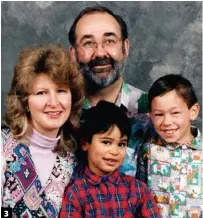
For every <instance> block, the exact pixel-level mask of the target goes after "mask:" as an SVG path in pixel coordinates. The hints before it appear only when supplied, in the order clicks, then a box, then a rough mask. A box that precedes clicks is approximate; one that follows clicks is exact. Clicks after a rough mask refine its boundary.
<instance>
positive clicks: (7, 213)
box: [1, 207, 12, 218]
mask: <svg viewBox="0 0 203 218" xmlns="http://www.w3.org/2000/svg"><path fill="white" fill-rule="evenodd" d="M1 217H3V218H4V217H5V218H12V209H11V208H5V207H2V208H1Z"/></svg>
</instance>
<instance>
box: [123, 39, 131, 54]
mask: <svg viewBox="0 0 203 218" xmlns="http://www.w3.org/2000/svg"><path fill="white" fill-rule="evenodd" d="M124 47H125V57H126V58H127V57H128V55H129V48H130V41H129V39H126V40H125V41H124Z"/></svg>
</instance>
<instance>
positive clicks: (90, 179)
mask: <svg viewBox="0 0 203 218" xmlns="http://www.w3.org/2000/svg"><path fill="white" fill-rule="evenodd" d="M60 217H61V218H64V217H66V218H72V217H74V218H79V217H80V218H82V217H85V218H90V217H91V218H93V217H95V218H103V217H105V218H107V217H108V218H119V217H120V218H124V217H125V218H126V217H128V218H131V217H151V218H152V217H154V218H155V217H156V218H157V217H160V215H159V209H158V207H157V205H156V203H155V200H154V198H153V195H152V194H151V192H150V190H149V189H148V187H147V186H146V185H145V184H144V183H142V182H140V181H139V180H137V179H135V178H133V177H131V176H127V175H124V174H122V173H120V172H119V171H118V170H116V171H115V172H114V173H113V174H111V175H109V176H105V177H102V176H97V175H95V174H93V173H92V172H91V171H90V170H89V169H88V168H86V170H85V172H84V175H81V176H78V177H77V178H76V179H75V180H74V181H73V183H72V184H71V185H70V186H69V187H68V188H67V190H66V192H65V194H64V198H63V202H62V209H61V214H60Z"/></svg>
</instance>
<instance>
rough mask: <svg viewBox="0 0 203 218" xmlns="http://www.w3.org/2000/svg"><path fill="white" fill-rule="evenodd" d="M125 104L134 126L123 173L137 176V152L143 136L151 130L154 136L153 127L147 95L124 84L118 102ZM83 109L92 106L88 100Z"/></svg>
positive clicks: (118, 103)
mask: <svg viewBox="0 0 203 218" xmlns="http://www.w3.org/2000/svg"><path fill="white" fill-rule="evenodd" d="M121 104H123V105H124V106H125V107H126V108H127V110H128V111H127V115H128V117H129V118H130V123H131V126H132V134H131V138H130V140H129V143H128V148H127V153H126V158H125V160H124V163H123V164H122V166H121V168H120V170H121V172H123V173H125V174H127V175H131V176H135V173H136V163H137V151H138V149H139V145H140V144H142V139H143V134H144V133H145V132H146V131H147V130H151V131H152V133H151V134H153V127H152V126H153V125H152V124H151V122H150V119H149V116H148V114H147V112H148V97H147V94H146V93H144V92H143V91H141V90H140V89H137V88H135V87H133V86H131V85H128V84H126V83H125V82H123V84H122V87H121V91H120V93H119V96H118V98H117V101H116V105H117V106H119V107H120V106H121ZM83 108H85V109H88V108H90V105H89V103H88V100H87V98H86V99H85V103H84V106H83Z"/></svg>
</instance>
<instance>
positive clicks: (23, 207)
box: [2, 45, 84, 217]
mask: <svg viewBox="0 0 203 218" xmlns="http://www.w3.org/2000/svg"><path fill="white" fill-rule="evenodd" d="M83 96H84V93H83V78H82V76H81V74H80V73H79V72H78V70H77V68H76V66H75V65H74V64H73V63H71V62H70V60H69V57H68V55H67V53H66V51H65V50H64V49H63V48H61V47H60V46H58V45H48V46H39V47H32V48H26V49H24V50H23V51H22V52H21V54H20V56H19V60H18V63H17V64H16V66H15V70H14V77H13V80H12V84H11V88H10V91H9V94H8V98H7V112H6V117H5V121H6V125H7V127H8V128H3V129H2V140H3V155H4V157H5V160H6V169H5V170H4V175H5V182H4V185H3V196H2V206H3V207H10V208H12V217H22V216H26V217H57V216H58V213H59V211H60V208H61V201H62V197H63V193H64V189H65V186H66V185H67V184H68V182H69V180H70V177H71V174H72V172H73V168H74V165H75V161H74V156H73V153H72V152H73V151H74V146H75V145H74V140H73V137H72V134H71V132H72V130H73V128H74V127H77V125H78V121H79V114H80V111H81V108H82V103H83ZM64 133H65V134H64Z"/></svg>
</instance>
